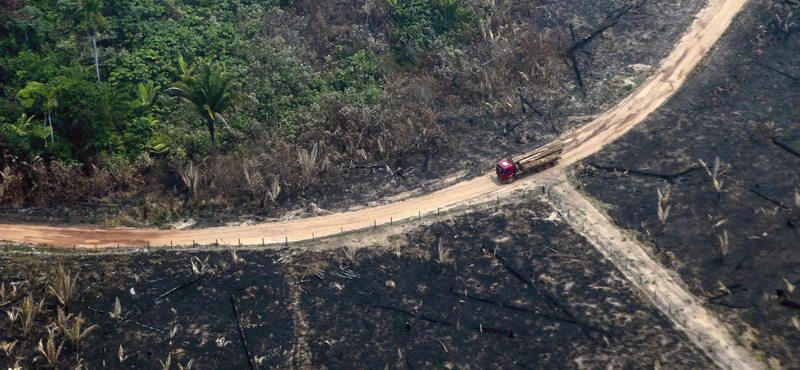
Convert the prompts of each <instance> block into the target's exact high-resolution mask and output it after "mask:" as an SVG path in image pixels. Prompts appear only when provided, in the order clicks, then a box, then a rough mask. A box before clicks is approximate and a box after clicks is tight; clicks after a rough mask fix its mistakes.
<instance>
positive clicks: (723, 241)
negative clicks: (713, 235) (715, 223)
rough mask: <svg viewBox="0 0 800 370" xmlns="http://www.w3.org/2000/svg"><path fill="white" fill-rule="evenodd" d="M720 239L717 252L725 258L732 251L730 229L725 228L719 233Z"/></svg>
mask: <svg viewBox="0 0 800 370" xmlns="http://www.w3.org/2000/svg"><path fill="white" fill-rule="evenodd" d="M717 238H718V239H719V244H717V248H716V249H717V252H718V253H719V255H720V256H721V257H722V258H723V259H725V257H727V256H728V253H729V252H730V240H729V239H728V230H723V231H722V234H720V235H717Z"/></svg>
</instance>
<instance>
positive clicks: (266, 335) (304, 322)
mask: <svg viewBox="0 0 800 370" xmlns="http://www.w3.org/2000/svg"><path fill="white" fill-rule="evenodd" d="M509 208H511V209H510V210H505V211H497V210H488V211H478V212H475V213H472V214H467V215H462V216H457V217H453V218H451V219H448V220H446V221H441V222H436V223H434V224H433V225H430V226H427V227H420V228H419V229H417V230H416V231H413V232H412V233H410V234H408V235H402V236H398V237H397V239H396V240H394V241H393V242H392V243H391V244H392V245H393V247H383V246H374V247H372V248H362V249H356V248H353V247H352V246H341V247H339V246H336V248H335V249H327V250H324V251H316V252H313V251H308V250H305V249H302V248H295V247H293V248H287V249H283V250H254V251H245V250H240V251H238V252H236V254H235V255H234V254H233V253H232V252H230V251H219V252H209V251H202V252H156V253H137V254H120V255H83V256H74V255H70V254H66V255H55V256H51V255H32V256H31V255H23V254H14V253H10V254H5V255H3V256H2V257H0V258H2V264H0V266H2V267H0V276H2V283H3V284H4V286H5V287H6V296H5V298H3V299H4V300H6V301H8V302H10V303H5V304H4V303H2V302H0V304H3V305H4V307H3V309H5V310H13V309H14V307H19V306H20V304H21V301H20V300H21V298H22V297H24V296H25V295H27V294H28V293H31V294H33V296H34V300H35V301H36V302H38V301H39V300H41V299H43V298H44V299H45V301H44V305H43V311H42V312H41V313H40V314H39V315H37V317H36V322H35V323H34V325H33V329H32V330H31V332H30V334H29V335H27V336H26V335H25V334H24V333H23V332H22V329H21V326H20V325H19V322H9V321H8V320H4V321H2V322H1V323H0V329H2V330H0V333H1V334H0V341H3V342H12V341H14V340H17V341H19V342H18V344H17V346H16V348H15V349H13V350H12V352H11V356H10V358H9V357H6V356H5V355H4V354H0V366H5V367H10V366H11V365H13V364H14V363H15V362H16V361H19V364H20V365H21V366H23V368H25V369H44V368H47V365H46V360H45V359H44V358H43V357H42V356H40V355H38V354H37V353H36V351H35V348H36V345H37V344H38V340H39V339H41V338H44V342H45V344H46V342H47V339H46V338H47V327H48V326H50V325H51V322H53V321H54V320H55V310H56V306H57V301H56V300H55V298H53V297H52V296H49V295H47V294H46V293H45V291H46V287H47V286H48V285H51V284H52V283H53V275H52V273H53V269H54V267H55V266H56V265H57V263H63V264H64V266H65V267H66V268H67V269H69V270H71V271H73V272H72V275H73V276H74V272H75V271H80V272H81V274H80V277H79V280H78V283H77V285H76V297H75V298H74V299H72V300H71V301H70V302H69V311H70V313H73V314H76V315H77V314H80V315H82V317H83V318H85V319H86V320H87V323H86V324H84V327H86V326H88V325H95V324H96V325H98V326H99V327H98V328H97V329H95V330H94V331H93V332H90V333H89V334H88V335H87V337H86V338H85V339H84V341H83V342H82V343H81V344H80V346H79V347H78V350H77V351H76V350H75V348H74V347H73V346H72V345H71V344H70V342H69V341H67V342H66V343H65V345H64V350H63V352H62V354H61V356H60V361H61V366H62V368H74V366H75V365H76V363H77V361H78V359H80V360H81V361H83V363H84V364H85V365H87V366H88V368H90V369H94V368H103V364H105V366H106V367H110V368H121V367H124V368H131V369H151V368H161V367H160V362H159V360H161V361H166V359H167V357H168V356H170V354H171V360H172V364H173V368H174V367H175V364H177V363H180V364H181V365H184V366H185V364H186V363H187V362H188V361H189V360H190V359H193V360H194V368H197V369H205V368H208V369H244V368H247V367H248V364H247V355H245V349H244V346H243V344H242V342H241V339H240V336H239V333H238V330H237V325H236V317H235V315H234V313H233V309H232V306H231V298H230V297H231V295H233V296H234V297H235V299H236V302H237V306H238V310H239V314H240V319H241V322H242V325H243V328H244V334H245V336H246V338H247V342H248V348H249V349H250V352H251V353H252V355H253V357H254V363H255V364H254V365H255V366H256V368H259V369H267V368H270V369H386V368H388V369H440V368H451V369H515V368H520V369H606V368H609V367H613V368H626V369H627V368H631V369H645V368H653V367H654V366H660V367H661V368H662V369H667V368H668V369H699V368H710V367H712V366H713V365H712V364H711V363H710V362H709V360H708V358H707V357H706V356H705V355H704V354H703V353H702V352H701V351H700V350H698V349H697V348H696V347H694V346H693V345H692V344H691V343H690V342H688V340H687V339H686V338H685V336H684V335H683V334H682V333H680V332H678V331H676V329H675V328H674V327H673V325H672V324H671V323H670V322H669V321H668V319H667V318H666V317H665V316H663V315H662V314H661V313H660V312H658V311H657V310H656V309H655V308H654V307H653V306H652V305H651V304H650V303H649V302H648V301H647V300H646V299H644V298H642V297H640V295H639V292H638V291H636V290H634V289H633V288H632V287H631V286H630V285H629V284H628V282H627V281H626V280H624V278H623V277H622V276H621V274H620V273H619V272H618V271H617V270H616V269H615V268H614V266H613V265H612V264H611V263H609V262H607V261H605V260H603V258H602V256H601V255H600V253H598V252H596V251H595V250H594V249H593V248H592V247H591V246H590V245H589V244H588V243H587V242H586V241H585V240H584V239H583V238H582V237H581V236H579V235H577V234H576V233H574V232H573V231H572V230H571V229H569V228H568V227H567V226H566V225H565V224H564V223H563V222H562V221H560V220H559V219H558V216H557V215H556V214H555V213H554V211H552V210H551V209H550V208H548V207H545V206H544V205H542V204H540V203H536V202H534V201H527V202H523V203H521V204H518V205H516V206H514V207H513V208H512V207H509ZM206 258H208V260H207V261H206ZM192 261H194V265H195V268H194V269H193V268H192ZM201 269H202V271H199V270H201ZM195 270H198V271H195ZM198 272H200V274H198ZM12 287H15V288H12ZM175 288H178V289H177V290H174V291H172V290H173V289H175ZM12 289H16V293H12ZM171 291H172V292H171ZM170 292H171V293H170ZM134 293H135V294H134ZM164 294H167V295H166V296H165V297H164V298H163V299H160V300H159V299H158V297H160V296H162V295H164ZM116 298H119V300H120V306H121V310H120V311H121V316H122V318H121V319H115V318H112V317H110V315H109V313H108V312H113V311H114V302H115V299H116ZM173 330H174V333H173ZM55 338H56V342H57V343H58V342H60V341H61V340H62V339H63V338H64V336H63V335H62V334H60V333H59V332H56V336H55ZM120 345H122V346H123V348H124V354H123V359H124V362H122V363H120V358H119V346H120ZM37 357H38V359H37V360H35V361H34V359H35V358H37Z"/></svg>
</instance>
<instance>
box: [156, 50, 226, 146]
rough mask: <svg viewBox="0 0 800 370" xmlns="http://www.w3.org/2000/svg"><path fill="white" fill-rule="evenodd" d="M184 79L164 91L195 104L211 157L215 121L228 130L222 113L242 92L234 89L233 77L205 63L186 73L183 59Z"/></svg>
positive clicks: (215, 143)
mask: <svg viewBox="0 0 800 370" xmlns="http://www.w3.org/2000/svg"><path fill="white" fill-rule="evenodd" d="M181 69H182V70H183V79H182V80H181V81H179V82H176V83H175V85H174V86H173V87H171V88H169V89H167V92H168V93H170V94H172V95H174V96H175V97H177V98H178V99H180V100H181V101H182V102H184V103H186V104H187V105H189V106H191V107H192V108H194V110H195V112H197V114H198V115H200V117H202V118H203V120H204V121H205V123H206V127H207V128H208V133H209V135H210V136H211V157H212V158H214V157H216V155H217V142H216V137H215V134H214V133H215V125H216V123H217V121H219V122H222V124H223V125H225V127H226V128H228V129H229V130H230V126H228V122H227V121H226V120H225V117H224V116H223V113H225V111H226V110H228V109H229V108H231V107H233V106H234V105H235V104H236V103H238V102H239V101H240V100H241V96H240V95H239V94H238V93H237V92H235V91H233V88H232V85H233V77H232V76H228V75H225V74H224V73H222V71H221V70H220V69H219V68H215V67H212V66H211V65H210V64H208V63H205V64H203V65H202V66H200V69H199V71H198V72H197V74H196V75H192V74H189V73H187V71H190V70H191V69H190V68H186V67H185V63H182V66H181Z"/></svg>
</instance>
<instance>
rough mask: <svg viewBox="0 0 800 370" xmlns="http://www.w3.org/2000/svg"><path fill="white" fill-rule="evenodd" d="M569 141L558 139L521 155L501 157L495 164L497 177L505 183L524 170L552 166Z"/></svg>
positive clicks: (537, 170) (539, 169) (540, 169)
mask: <svg viewBox="0 0 800 370" xmlns="http://www.w3.org/2000/svg"><path fill="white" fill-rule="evenodd" d="M570 141H572V139H567V140H564V139H558V140H556V141H553V142H551V143H549V144H546V145H544V146H542V147H539V148H537V149H534V150H533V151H530V152H528V153H525V154H523V155H520V156H516V157H513V158H506V159H503V160H502V161H500V162H498V163H497V166H495V172H496V173H497V179H499V180H500V181H501V182H503V183H504V184H507V183H510V182H511V181H513V180H514V179H515V178H516V177H517V176H519V175H521V174H523V173H525V172H528V171H533V172H540V171H544V170H545V169H548V168H550V167H553V166H554V165H555V163H556V162H557V161H558V159H559V158H561V152H562V151H563V150H564V146H565V145H566V144H567V143H568V142H570Z"/></svg>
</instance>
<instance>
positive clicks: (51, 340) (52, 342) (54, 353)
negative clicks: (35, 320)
mask: <svg viewBox="0 0 800 370" xmlns="http://www.w3.org/2000/svg"><path fill="white" fill-rule="evenodd" d="M53 332H54V330H53V329H48V330H47V333H48V334H49V336H48V338H47V346H46V347H45V346H44V345H42V340H41V339H39V347H37V348H36V351H37V352H39V353H41V354H42V356H44V358H45V359H46V360H47V363H48V364H49V365H50V367H52V368H54V369H57V368H58V357H59V356H61V349H62V348H63V347H64V341H63V340H62V341H61V344H59V345H58V347H56V339H55V334H54V333H53Z"/></svg>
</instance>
